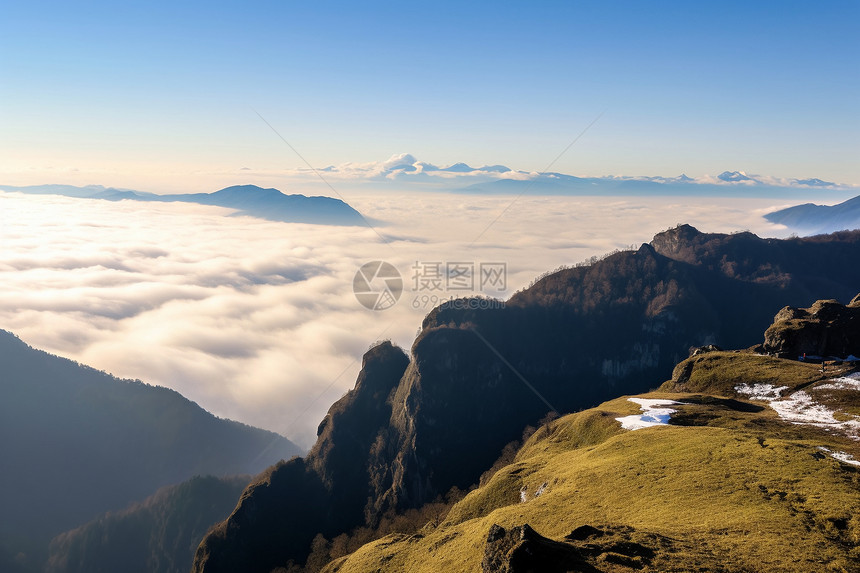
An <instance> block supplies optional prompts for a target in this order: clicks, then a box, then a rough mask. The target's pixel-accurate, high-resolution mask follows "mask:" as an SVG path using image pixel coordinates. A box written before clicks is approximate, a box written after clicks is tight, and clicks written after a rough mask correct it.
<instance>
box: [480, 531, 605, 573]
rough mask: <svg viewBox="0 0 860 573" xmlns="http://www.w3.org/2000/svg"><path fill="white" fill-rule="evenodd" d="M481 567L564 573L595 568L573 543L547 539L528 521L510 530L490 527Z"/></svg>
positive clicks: (504, 572) (492, 571) (500, 572)
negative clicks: (585, 559)
mask: <svg viewBox="0 0 860 573" xmlns="http://www.w3.org/2000/svg"><path fill="white" fill-rule="evenodd" d="M481 570H482V571H483V572H484V573H530V572H531V571H545V572H546V573H554V572H559V573H561V572H568V571H589V570H593V568H592V567H590V566H588V565H587V564H586V563H585V561H584V560H583V559H582V557H581V556H580V554H579V551H577V550H576V548H575V547H573V546H572V545H568V544H566V543H560V542H558V541H553V540H551V539H547V538H546V537H544V536H542V535H540V534H539V533H537V532H536V531H535V530H534V529H532V528H531V527H529V525H528V524H525V525H520V526H518V527H513V528H511V529H510V530H508V531H505V529H504V528H503V527H500V526H498V525H493V527H491V528H490V533H489V535H487V544H486V546H485V547H484V559H483V561H481Z"/></svg>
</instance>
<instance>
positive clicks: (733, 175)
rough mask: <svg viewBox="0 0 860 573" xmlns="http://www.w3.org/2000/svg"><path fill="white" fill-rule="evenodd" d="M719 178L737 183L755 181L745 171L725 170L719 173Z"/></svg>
mask: <svg viewBox="0 0 860 573" xmlns="http://www.w3.org/2000/svg"><path fill="white" fill-rule="evenodd" d="M717 179H719V180H720V181H726V182H728V183H737V182H739V181H755V179H753V178H752V177H749V176H748V175H747V174H746V173H744V172H743V171H723V172H722V173H720V174H719V175H717Z"/></svg>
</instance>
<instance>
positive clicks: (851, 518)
mask: <svg viewBox="0 0 860 573" xmlns="http://www.w3.org/2000/svg"><path fill="white" fill-rule="evenodd" d="M706 356H709V357H710V358H709V359H708V360H701V361H700V362H704V363H706V364H707V366H708V367H707V368H703V369H702V371H701V372H699V373H698V374H696V372H695V369H694V371H693V373H692V374H693V376H691V377H690V380H691V381H694V382H695V386H696V387H697V388H698V390H697V392H699V393H698V394H691V393H680V394H679V393H667V392H662V393H651V394H648V395H647V396H648V397H654V398H670V399H674V400H684V401H689V402H692V404H690V405H684V406H678V407H677V409H678V415H677V416H676V417H678V418H679V419H683V420H684V423H685V424H687V425H685V426H668V427H667V426H664V427H657V428H650V429H643V430H637V431H634V432H630V431H626V430H622V429H621V428H620V424H619V423H618V422H616V421H615V418H616V417H618V416H623V415H628V414H633V413H638V412H639V409H638V406H637V405H636V404H633V403H631V402H629V401H628V400H626V399H625V398H619V399H616V400H613V401H610V402H607V403H605V404H602V405H601V406H600V407H598V408H594V409H591V410H586V411H584V412H580V413H577V414H572V415H568V416H565V417H564V418H561V419H560V420H557V421H555V422H553V423H552V424H551V425H550V426H549V427H546V428H542V429H541V430H539V431H538V433H536V434H535V435H534V436H533V437H532V438H531V439H530V440H529V442H528V443H526V445H525V446H524V447H523V448H522V450H521V451H520V453H519V454H518V457H517V459H516V461H515V462H514V463H513V464H511V465H509V466H507V467H505V468H503V469H502V470H500V471H499V472H498V473H497V474H496V475H495V476H494V477H493V478H492V480H491V481H490V482H489V483H488V484H487V485H485V486H484V487H482V488H479V489H477V490H475V491H473V492H471V493H470V494H469V495H468V496H467V497H466V498H465V499H464V500H463V501H461V502H460V503H459V504H457V505H456V506H455V507H454V508H453V509H452V511H451V512H450V514H449V515H448V518H447V520H446V521H445V522H444V523H443V524H441V525H440V526H439V527H437V528H435V529H433V528H430V527H429V526H428V527H427V528H425V530H424V532H423V534H420V535H415V536H409V537H407V536H389V537H386V538H383V539H381V540H379V541H376V542H374V543H370V544H368V545H366V546H364V547H362V548H361V549H360V550H358V551H357V552H356V553H354V554H352V555H351V556H349V557H347V558H343V559H341V560H338V561H335V562H334V563H332V564H331V565H330V566H329V569H328V570H329V571H338V572H340V573H347V572H353V571H356V572H358V571H376V570H380V571H415V572H423V571H427V572H428V573H429V572H435V571H464V572H465V571H470V572H473V571H480V569H481V559H482V557H483V551H484V546H485V540H486V537H487V533H488V531H489V529H490V527H491V526H492V525H493V524H499V525H502V526H503V527H505V528H508V527H513V526H517V525H521V524H523V523H528V524H529V525H531V526H532V527H533V528H534V529H535V530H537V531H538V532H539V533H540V534H542V535H544V536H546V537H549V538H552V539H556V540H563V538H564V536H565V535H567V534H568V533H570V532H571V531H572V530H573V529H574V528H576V527H578V526H581V525H584V524H590V525H593V526H597V527H604V528H606V527H610V528H611V527H616V528H617V527H619V526H628V527H632V528H635V530H636V531H635V532H634V533H633V536H634V537H633V538H632V539H637V537H636V536H639V537H638V538H642V536H645V537H647V536H648V535H652V539H656V538H658V537H659V538H660V539H663V540H664V541H663V542H662V543H660V544H652V546H653V547H654V548H655V551H656V555H655V556H654V557H653V559H652V560H651V562H650V565H649V567H650V568H651V570H655V571H691V570H697V569H701V570H707V571H750V570H754V571H760V572H765V571H798V570H807V571H828V570H832V571H857V570H860V569H858V566H857V565H856V563H858V562H860V547H858V544H860V468H855V467H853V466H849V465H846V464H842V463H840V462H838V461H836V460H834V459H832V458H831V457H829V456H822V455H821V454H820V452H819V451H818V449H817V447H818V446H827V447H829V448H831V449H833V450H841V451H846V452H849V453H853V454H854V455H855V457H858V458H860V447H858V444H857V443H856V442H852V441H851V440H848V439H845V438H840V437H838V436H832V435H829V434H827V433H825V432H824V431H822V430H818V429H815V428H810V427H806V426H795V425H788V424H785V423H783V422H781V421H779V419H778V417H777V416H776V414H775V413H774V412H773V411H772V410H770V409H769V408H766V407H762V406H763V405H759V406H755V405H753V406H752V407H751V405H750V404H749V403H746V402H741V401H735V400H726V399H725V397H732V394H733V393H732V392H731V388H732V386H731V384H733V383H740V382H759V381H765V382H779V383H780V385H788V386H791V387H796V386H802V385H805V384H808V383H810V382H812V381H814V380H813V379H817V378H816V376H815V372H814V369H813V370H810V369H809V368H808V367H807V366H805V365H797V364H796V363H790V362H788V361H775V359H769V358H764V357H757V356H755V355H751V354H736V353H719V354H714V355H706ZM697 358H703V359H704V357H697ZM798 366H799V367H800V368H798ZM667 386H668V385H667ZM664 389H666V387H664ZM709 392H710V393H709ZM712 394H713V395H721V396H722V398H714V397H712ZM544 482H546V483H547V484H548V485H547V488H546V491H545V493H544V494H543V495H542V496H541V497H539V498H533V495H532V494H533V492H534V491H535V490H536V489H537V488H538V486H540V485H541V484H543V483H544ZM523 486H526V487H527V488H528V491H529V492H530V493H529V501H527V502H526V503H520V489H521V488H522V487H523ZM628 537H629V536H628ZM594 565H595V566H596V567H597V568H598V570H600V571H616V570H617V571H629V570H630V569H629V568H627V567H624V566H621V565H615V564H612V563H610V562H608V561H605V560H604V561H601V560H597V561H595V563H594Z"/></svg>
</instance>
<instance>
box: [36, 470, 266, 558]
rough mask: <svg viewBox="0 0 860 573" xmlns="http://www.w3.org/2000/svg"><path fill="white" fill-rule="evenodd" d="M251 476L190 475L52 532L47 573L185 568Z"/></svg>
mask: <svg viewBox="0 0 860 573" xmlns="http://www.w3.org/2000/svg"><path fill="white" fill-rule="evenodd" d="M250 480H251V476H233V477H229V478H216V477H213V476H206V477H199V476H198V477H194V478H192V479H190V480H188V481H186V482H183V483H181V484H178V485H171V486H166V487H163V488H161V489H160V490H158V491H157V492H156V493H154V494H153V495H151V496H149V497H148V498H146V499H145V500H143V501H141V502H137V503H134V504H132V505H131V506H129V507H127V508H124V509H122V510H120V511H112V512H108V513H106V514H103V515H100V516H99V517H98V518H96V519H94V520H93V521H90V522H88V523H86V524H84V525H82V526H81V527H78V528H75V529H73V530H71V531H67V532H65V533H63V534H61V535H59V536H57V537H56V538H55V539H54V540H53V541H52V542H51V547H50V556H49V558H48V564H47V567H46V569H45V571H46V573H92V572H93V571H105V572H108V571H123V572H124V573H187V571H188V568H189V567H190V565H191V562H192V559H193V557H194V550H195V549H196V548H197V545H198V544H199V543H200V540H201V539H202V538H203V535H204V534H205V533H206V531H207V530H208V529H209V528H210V527H211V526H212V525H213V524H215V523H217V522H218V521H219V520H222V519H224V518H225V517H226V516H227V515H229V514H230V511H231V510H232V509H233V507H235V505H236V499H237V498H238V497H239V494H240V493H242V490H243V489H244V488H245V486H246V485H248V482H249V481H250Z"/></svg>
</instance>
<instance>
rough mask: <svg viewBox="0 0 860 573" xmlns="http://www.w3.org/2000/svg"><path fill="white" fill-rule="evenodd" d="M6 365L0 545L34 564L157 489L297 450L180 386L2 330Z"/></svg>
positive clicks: (250, 467) (0, 350) (0, 359)
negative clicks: (126, 374) (114, 369)
mask: <svg viewBox="0 0 860 573" xmlns="http://www.w3.org/2000/svg"><path fill="white" fill-rule="evenodd" d="M0 371H2V375H0V393H2V399H0V459H3V462H4V471H2V472H0V506H2V507H3V510H4V519H3V520H2V524H0V545H3V546H6V547H7V548H8V549H9V550H10V551H11V552H13V554H17V553H18V552H24V553H26V554H32V555H30V560H31V562H32V561H36V562H38V560H39V559H40V557H39V556H38V555H36V554H37V553H38V552H39V551H42V550H44V549H46V548H47V543H48V541H49V540H50V539H51V537H53V536H55V535H57V534H58V533H61V532H62V531H65V530H67V529H70V528H72V527H75V526H78V525H80V524H81V523H83V522H85V521H87V520H89V519H92V518H93V517H95V516H96V515H98V514H100V513H102V512H104V511H107V510H111V509H121V508H123V507H125V506H126V505H127V504H128V503H130V502H132V501H136V500H140V499H143V498H144V497H146V496H148V495H150V494H152V493H153V492H154V491H155V490H156V489H158V488H159V487H162V486H165V485H169V484H175V483H179V482H182V481H184V480H187V479H189V478H190V477H192V476H194V475H206V474H212V475H218V476H223V475H231V474H254V473H257V472H259V471H260V470H262V469H264V468H265V467H266V466H268V465H270V464H271V463H272V462H274V461H276V460H278V459H282V458H289V457H291V456H293V455H295V454H298V453H300V450H299V448H298V447H297V446H295V445H294V444H293V443H291V442H290V441H289V440H287V439H286V438H284V437H282V436H279V435H277V434H274V433H272V432H268V431H265V430H260V429H257V428H252V427H251V426H246V425H244V424H240V423H238V422H234V421H231V420H225V419H220V418H217V417H215V416H213V415H212V414H210V413H209V412H207V411H205V410H204V409H203V408H201V407H200V406H198V405H197V404H196V403H194V402H191V401H189V400H187V399H186V398H184V397H183V396H182V395H180V394H179V393H178V392H176V391H174V390H170V389H168V388H163V387H158V386H150V385H148V384H144V383H142V382H140V381H132V380H120V379H118V378H115V377H113V376H111V375H109V374H107V373H105V372H101V371H98V370H95V369H93V368H90V367H87V366H83V365H80V364H77V363H75V362H73V361H71V360H67V359H65V358H60V357H58V356H53V355H51V354H48V353H46V352H43V351H40V350H35V349H33V348H31V347H30V346H28V345H27V344H25V343H24V342H23V341H21V340H20V339H18V338H17V337H16V336H15V335H13V334H12V333H10V332H7V331H3V330H0ZM7 468H8V469H7ZM25 469H26V471H25Z"/></svg>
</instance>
